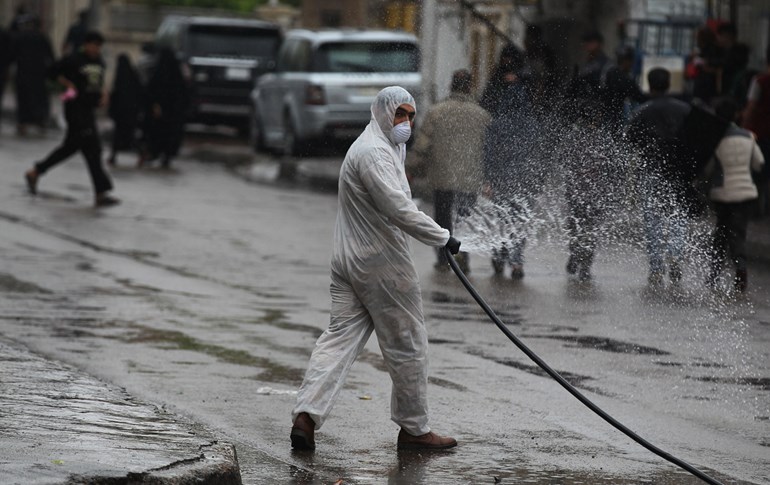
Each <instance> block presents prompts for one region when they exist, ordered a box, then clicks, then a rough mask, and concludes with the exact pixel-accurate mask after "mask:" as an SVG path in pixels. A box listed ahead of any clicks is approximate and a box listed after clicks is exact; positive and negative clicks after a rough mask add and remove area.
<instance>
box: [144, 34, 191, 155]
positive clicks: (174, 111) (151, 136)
mask: <svg viewBox="0 0 770 485" xmlns="http://www.w3.org/2000/svg"><path fill="white" fill-rule="evenodd" d="M145 102H146V108H145V112H144V130H143V131H144V147H143V150H142V153H141V155H140V158H139V166H142V165H144V164H145V163H146V162H147V161H151V160H155V159H157V158H160V163H161V166H162V167H163V168H170V167H171V160H172V159H173V158H174V157H175V156H176V155H177V154H178V153H179V148H180V146H181V144H182V138H183V136H184V125H185V118H186V114H187V106H188V103H189V92H188V85H187V81H186V80H185V78H184V76H183V75H182V68H181V67H180V65H179V61H178V60H177V58H176V55H175V54H174V51H173V50H171V49H170V48H167V47H164V48H162V49H161V50H160V52H159V53H158V61H157V63H156V64H155V66H154V68H153V70H152V74H151V75H150V79H149V80H148V81H147V87H146V90H145Z"/></svg>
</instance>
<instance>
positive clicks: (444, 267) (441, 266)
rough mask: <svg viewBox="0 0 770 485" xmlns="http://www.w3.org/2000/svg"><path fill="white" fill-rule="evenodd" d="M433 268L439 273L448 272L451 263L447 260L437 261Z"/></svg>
mask: <svg viewBox="0 0 770 485" xmlns="http://www.w3.org/2000/svg"><path fill="white" fill-rule="evenodd" d="M433 269H435V270H436V271H438V272H439V273H446V272H447V271H449V263H448V262H447V261H436V264H434V265H433Z"/></svg>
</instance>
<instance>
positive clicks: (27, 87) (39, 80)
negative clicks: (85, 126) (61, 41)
mask: <svg viewBox="0 0 770 485" xmlns="http://www.w3.org/2000/svg"><path fill="white" fill-rule="evenodd" d="M13 60H14V62H15V63H16V78H15V80H16V83H15V88H16V122H17V133H18V134H19V135H21V136H24V135H26V134H27V126H28V125H34V126H37V127H38V128H39V129H40V130H41V131H45V129H46V125H47V124H48V121H49V118H50V114H51V98H50V92H49V89H48V74H49V73H48V71H49V69H50V68H51V65H52V64H53V62H54V55H53V48H52V47H51V42H50V40H48V36H47V35H45V34H44V33H43V32H42V31H41V30H40V19H39V18H37V17H36V16H27V17H25V18H24V19H23V20H21V21H20V23H19V32H18V33H17V34H16V35H15V38H14V41H13Z"/></svg>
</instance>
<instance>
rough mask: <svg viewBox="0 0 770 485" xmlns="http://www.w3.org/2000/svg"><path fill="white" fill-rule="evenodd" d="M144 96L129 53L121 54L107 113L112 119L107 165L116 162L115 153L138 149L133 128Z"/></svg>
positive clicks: (136, 125) (137, 124)
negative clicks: (110, 145) (110, 144)
mask: <svg viewBox="0 0 770 485" xmlns="http://www.w3.org/2000/svg"><path fill="white" fill-rule="evenodd" d="M143 98H144V88H143V87H142V83H141V81H140V80H139V73H138V72H137V71H136V69H135V68H134V66H133V65H132V64H131V61H130V60H129V58H128V56H127V55H126V54H120V55H119V56H118V66H117V68H116V70H115V79H114V81H113V84H112V91H111V92H110V106H109V115H110V118H111V119H112V122H113V131H112V147H111V150H110V156H109V158H108V159H107V162H108V163H109V164H110V165H115V163H116V161H117V156H118V152H120V151H126V150H135V149H137V143H136V142H137V140H136V129H137V128H138V127H139V116H140V115H141V112H142V108H143V106H144V99H143Z"/></svg>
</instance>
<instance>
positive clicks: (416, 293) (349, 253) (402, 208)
mask: <svg viewBox="0 0 770 485" xmlns="http://www.w3.org/2000/svg"><path fill="white" fill-rule="evenodd" d="M402 104H408V105H410V106H412V107H413V108H415V109H416V106H415V102H414V98H412V96H411V95H410V94H409V93H408V92H407V91H406V90H405V89H403V88H401V87H397V86H391V87H388V88H385V89H383V90H382V91H380V93H379V94H378V95H377V97H376V98H375V100H374V101H373V102H372V119H371V121H370V122H369V125H368V126H367V127H366V129H365V130H364V132H363V133H362V134H361V135H360V136H359V137H358V139H357V140H356V141H355V142H354V143H353V144H352V145H351V147H350V149H349V150H348V152H347V155H346V156H345V160H344V162H343V163H342V168H341V170H340V179H339V196H338V197H339V208H338V212H337V223H336V226H335V230H334V252H333V255H332V264H331V273H332V274H331V279H332V282H331V297H332V303H331V318H330V324H329V328H328V329H327V330H326V331H324V333H323V334H322V335H321V336H320V337H319V338H318V342H317V343H316V346H315V349H314V350H313V353H312V355H311V357H310V363H309V365H308V369H307V372H306V373H305V379H304V381H303V383H302V386H301V387H300V390H299V393H298V395H297V405H296V407H295V408H294V410H293V412H292V420H294V419H296V417H297V415H298V414H299V413H302V412H306V413H308V414H309V415H310V417H311V418H312V419H313V421H314V422H315V425H316V429H318V428H320V427H321V425H322V424H323V423H324V421H325V420H326V418H327V417H328V416H329V413H330V412H331V409H332V406H333V405H334V401H335V399H336V397H337V395H338V394H339V392H340V390H341V389H342V385H343V383H344V381H345V378H346V376H347V374H348V371H349V370H350V367H351V366H352V365H353V362H354V361H355V359H356V357H358V355H359V354H360V353H361V351H362V350H363V348H364V345H365V344H366V342H367V340H368V339H369V336H370V335H371V333H372V331H374V332H375V333H376V335H377V340H378V342H379V345H380V349H381V351H382V356H383V358H384V360H385V364H386V366H387V369H388V372H389V373H390V378H391V380H392V383H393V388H392V391H391V404H390V409H391V419H392V420H393V421H394V422H395V423H396V424H398V425H399V426H401V427H402V428H403V429H404V430H405V431H407V432H408V433H410V434H412V435H421V434H425V433H427V432H429V431H430V428H429V427H428V404H427V395H426V394H427V385H428V358H427V346H428V337H427V334H426V331H425V323H424V320H423V313H422V296H421V293H420V283H419V279H418V277H417V271H416V269H415V267H414V262H413V261H412V254H411V248H410V243H409V238H408V236H412V237H414V238H415V239H417V240H418V241H421V242H423V243H425V244H427V245H429V246H443V245H445V244H446V243H447V241H448V240H449V231H447V230H446V229H443V228H441V227H440V226H439V225H438V224H436V222H435V221H433V219H431V218H430V217H429V216H428V215H426V214H425V213H423V212H421V211H420V210H419V209H418V208H417V206H416V205H415V204H414V202H413V201H412V198H411V190H410V189H409V183H408V182H407V179H406V174H405V172H404V158H405V155H406V148H405V146H404V144H399V145H397V144H395V143H393V141H391V138H390V135H391V129H392V128H393V120H394V118H395V113H396V109H397V108H398V107H399V106H400V105H402Z"/></svg>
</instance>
